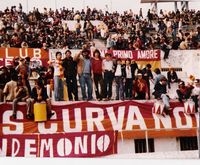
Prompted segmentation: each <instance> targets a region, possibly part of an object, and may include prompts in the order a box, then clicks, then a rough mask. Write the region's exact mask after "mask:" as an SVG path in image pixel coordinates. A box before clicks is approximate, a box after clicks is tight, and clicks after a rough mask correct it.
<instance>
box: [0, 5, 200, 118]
mask: <svg viewBox="0 0 200 165" xmlns="http://www.w3.org/2000/svg"><path fill="white" fill-rule="evenodd" d="M77 15H78V16H77ZM75 17H76V19H77V24H76V26H75V28H76V30H75V31H69V29H68V28H67V25H63V24H62V21H63V20H73V19H75ZM199 17H200V12H199V11H198V12H195V11H181V12H180V11H177V12H169V13H164V12H163V11H160V14H159V15H157V14H155V13H152V12H151V11H150V10H149V11H148V13H147V17H144V16H143V13H142V10H140V13H139V14H138V15H136V14H133V12H132V11H131V10H130V11H128V12H124V14H122V15H120V14H119V13H117V12H114V13H109V12H106V13H103V12H102V11H101V10H99V11H98V10H96V9H93V10H91V9H90V8H89V7H87V9H86V11H84V10H82V11H81V12H79V11H74V9H72V10H68V9H65V8H64V7H63V8H62V9H60V10H56V11H55V12H54V11H53V10H51V9H50V10H49V11H47V9H46V8H44V12H43V13H40V12H39V11H38V9H35V8H34V10H33V11H32V12H29V14H26V13H24V12H22V6H21V5H20V6H19V9H17V8H16V7H15V6H13V7H11V9H8V8H7V9H6V10H5V11H4V12H1V13H0V33H1V35H0V43H1V46H2V47H31V48H44V49H48V48H66V50H67V51H66V52H65V58H64V59H62V54H61V52H59V51H58V52H56V60H55V61H49V67H48V68H44V69H43V71H39V78H37V80H36V83H35V85H34V87H33V88H32V89H31V86H30V84H29V77H30V76H31V75H32V73H33V70H31V69H30V58H28V57H27V58H25V59H24V58H15V59H14V60H13V63H12V65H10V66H7V67H6V66H3V67H1V74H0V101H1V102H3V101H6V102H13V103H12V104H13V118H14V119H16V118H17V116H16V105H17V102H19V101H26V102H27V118H29V119H31V118H32V117H33V104H34V103H35V102H42V101H44V102H46V104H47V112H48V117H49V118H50V117H51V116H52V115H53V113H52V112H51V101H50V100H51V97H52V96H51V95H48V94H47V89H46V87H47V86H50V88H51V90H53V91H54V99H55V101H64V92H63V91H64V85H65V84H66V86H67V94H68V99H69V100H70V101H73V100H74V101H78V100H79V98H81V100H86V101H90V100H98V101H101V100H104V101H109V100H111V99H112V97H113V93H112V92H113V90H112V88H113V82H115V84H116V90H115V92H116V94H115V96H116V98H115V100H133V99H135V100H145V99H146V100H148V99H151V97H150V96H151V94H153V95H154V97H155V98H156V99H162V101H163V103H164V105H165V111H166V113H168V112H169V110H170V104H169V99H170V98H169V96H168V93H167V87H168V88H170V84H171V83H178V84H179V87H178V89H177V98H178V99H179V101H180V102H182V101H185V100H187V99H189V98H191V99H192V100H193V101H194V103H195V108H196V111H197V110H198V102H199V100H200V80H199V79H194V80H193V83H191V84H188V85H185V82H184V81H182V80H180V79H179V78H178V76H177V74H176V72H175V70H174V69H173V68H171V69H170V70H169V72H168V73H167V77H165V76H164V75H162V74H161V71H160V69H159V68H156V69H155V70H153V71H152V69H151V65H150V64H147V65H146V66H145V67H144V68H138V65H137V63H136V62H133V61H131V59H129V58H127V59H126V60H125V63H123V62H122V60H121V59H119V58H118V59H114V58H112V55H111V54H109V53H106V54H105V58H104V59H103V58H102V57H101V53H100V51H99V50H98V49H94V51H93V57H91V51H90V50H91V47H90V45H88V44H86V45H85V44H80V47H81V48H82V49H81V51H80V52H79V53H78V54H76V55H73V56H72V53H71V51H70V49H69V48H72V47H73V42H75V43H76V41H77V40H79V39H80V38H82V37H83V38H82V39H83V41H84V42H85V41H86V39H88V40H89V41H91V40H92V39H93V37H94V36H96V35H94V28H95V27H94V26H92V25H91V22H90V20H102V21H104V22H105V24H106V25H107V26H108V30H109V31H108V33H107V36H104V37H105V39H106V47H107V49H118V50H138V49H161V50H163V51H164V52H165V56H164V58H168V54H169V51H170V49H198V48H199V42H200V27H198V26H197V25H198V24H199V22H198V21H199V20H200V19H199ZM80 20H84V21H85V22H86V23H85V25H84V27H83V29H84V32H85V36H84V35H83V34H82V32H81V31H80V29H81V25H80ZM155 23H158V31H156V33H151V31H152V30H156V29H155V27H154V26H153V24H155ZM191 25H192V26H195V27H197V28H196V29H192V30H186V31H184V30H183V27H184V26H191ZM113 33H115V34H114V35H113ZM113 36H114V37H113ZM74 40H76V41H74ZM84 42H83V43H84ZM152 72H155V74H156V76H153V74H152ZM78 81H79V84H80V88H81V96H78V95H79V93H78ZM150 81H152V82H153V84H154V91H150ZM52 84H53V85H52ZM93 89H94V91H95V94H96V98H95V97H94V94H93Z"/></svg>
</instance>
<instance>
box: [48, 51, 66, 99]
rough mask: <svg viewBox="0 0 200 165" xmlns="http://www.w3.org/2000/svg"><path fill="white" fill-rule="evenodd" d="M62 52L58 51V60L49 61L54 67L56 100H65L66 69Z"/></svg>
mask: <svg viewBox="0 0 200 165" xmlns="http://www.w3.org/2000/svg"><path fill="white" fill-rule="evenodd" d="M61 58H62V54H61V52H56V60H55V62H52V61H49V64H50V65H52V66H53V67H54V96H55V101H63V100H64V93H63V91H64V84H63V78H64V71H63V67H62V60H61Z"/></svg>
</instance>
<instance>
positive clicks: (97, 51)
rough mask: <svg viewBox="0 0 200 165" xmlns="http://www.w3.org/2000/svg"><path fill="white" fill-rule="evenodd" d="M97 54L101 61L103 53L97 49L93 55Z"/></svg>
mask: <svg viewBox="0 0 200 165" xmlns="http://www.w3.org/2000/svg"><path fill="white" fill-rule="evenodd" d="M95 53H98V54H99V57H98V58H99V59H101V52H100V51H99V50H98V49H95V51H94V52H93V55H95Z"/></svg>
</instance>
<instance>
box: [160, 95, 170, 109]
mask: <svg viewBox="0 0 200 165" xmlns="http://www.w3.org/2000/svg"><path fill="white" fill-rule="evenodd" d="M161 98H162V101H163V103H164V105H165V107H168V108H169V107H170V105H169V97H168V96H167V95H166V94H162V95H161Z"/></svg>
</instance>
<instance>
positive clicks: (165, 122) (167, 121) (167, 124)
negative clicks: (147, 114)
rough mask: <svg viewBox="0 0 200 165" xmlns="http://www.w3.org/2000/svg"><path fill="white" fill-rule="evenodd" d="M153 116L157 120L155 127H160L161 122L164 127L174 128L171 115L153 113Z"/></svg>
mask: <svg viewBox="0 0 200 165" xmlns="http://www.w3.org/2000/svg"><path fill="white" fill-rule="evenodd" d="M153 118H154V121H155V128H156V129H160V128H161V123H162V124H163V127H164V128H172V122H171V118H170V116H165V117H163V116H162V115H156V114H153Z"/></svg>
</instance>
